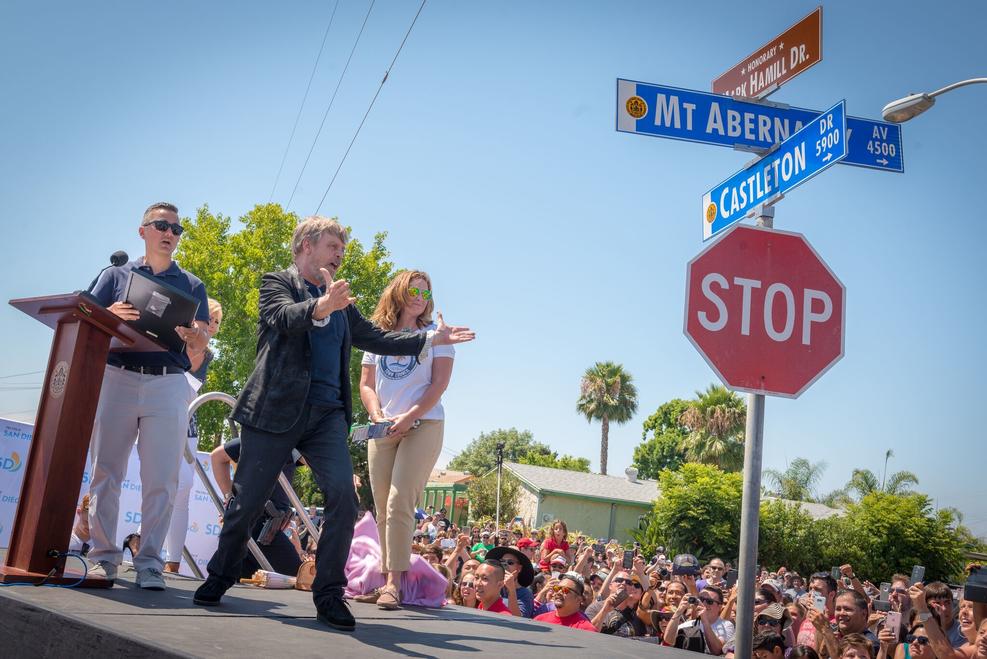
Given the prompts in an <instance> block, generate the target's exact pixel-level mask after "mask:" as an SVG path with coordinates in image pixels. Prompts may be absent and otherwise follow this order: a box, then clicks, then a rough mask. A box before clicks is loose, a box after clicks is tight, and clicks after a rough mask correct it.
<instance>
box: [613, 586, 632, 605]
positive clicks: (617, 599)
mask: <svg viewBox="0 0 987 659" xmlns="http://www.w3.org/2000/svg"><path fill="white" fill-rule="evenodd" d="M628 597H630V593H629V592H627V590H626V589H625V590H618V591H617V594H616V595H614V598H613V599H614V602H613V604H614V606H616V605H618V604H620V603H621V602H623V601H624V600H625V599H627V598H628Z"/></svg>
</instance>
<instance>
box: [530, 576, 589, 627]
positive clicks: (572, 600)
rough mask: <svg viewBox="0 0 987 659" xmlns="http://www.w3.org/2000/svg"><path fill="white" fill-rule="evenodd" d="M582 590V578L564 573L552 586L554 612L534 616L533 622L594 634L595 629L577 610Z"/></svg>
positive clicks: (583, 586) (583, 587)
mask: <svg viewBox="0 0 987 659" xmlns="http://www.w3.org/2000/svg"><path fill="white" fill-rule="evenodd" d="M584 590H585V585H584V582H583V578H582V577H581V576H579V575H578V574H576V573H575V572H566V573H565V574H564V575H563V576H562V579H561V580H560V581H559V583H557V584H555V585H554V586H552V603H553V604H555V610H554V611H549V612H548V613H543V614H541V615H540V616H536V617H535V620H536V621H538V622H547V623H549V624H550V625H562V626H563V627H573V628H575V629H584V630H586V631H588V632H596V627H594V626H593V623H591V622H590V621H589V620H588V619H587V618H586V616H585V615H584V614H583V612H582V611H580V609H579V605H580V603H581V602H582V599H583V591H584Z"/></svg>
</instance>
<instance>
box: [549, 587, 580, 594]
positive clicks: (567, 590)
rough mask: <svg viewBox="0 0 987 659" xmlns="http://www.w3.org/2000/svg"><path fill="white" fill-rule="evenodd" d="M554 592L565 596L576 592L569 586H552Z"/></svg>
mask: <svg viewBox="0 0 987 659" xmlns="http://www.w3.org/2000/svg"><path fill="white" fill-rule="evenodd" d="M552 592H553V593H562V594H563V595H568V594H569V593H574V592H576V591H575V590H573V589H572V588H569V586H559V585H555V586H552Z"/></svg>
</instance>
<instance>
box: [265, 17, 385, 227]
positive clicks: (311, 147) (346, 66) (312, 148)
mask: <svg viewBox="0 0 987 659" xmlns="http://www.w3.org/2000/svg"><path fill="white" fill-rule="evenodd" d="M374 2H376V0H370V6H369V7H368V8H367V15H366V16H364V17H363V25H361V26H360V32H359V33H358V34H357V35H356V41H354V42H353V48H351V49H350V55H349V57H347V58H346V65H345V66H344V67H343V72H342V73H340V74H339V80H337V81H336V88H335V89H334V90H332V96H331V97H330V98H329V105H327V106H326V111H325V112H324V113H323V114H322V122H321V123H319V130H318V131H316V133H315V139H313V140H312V146H310V147H309V149H308V155H306V156H305V162H304V163H302V171H300V172H298V178H297V179H295V187H293V188H292V189H291V196H290V197H288V203H287V204H285V206H284V209H285V210H288V208H290V207H291V202H292V201H293V200H294V199H295V192H296V191H297V190H298V184H299V183H301V182H302V175H303V174H305V168H306V167H308V161H309V159H310V158H311V157H312V152H313V151H315V144H316V142H318V141H319V136H320V135H322V127H323V126H325V125H326V117H328V116H329V110H331V109H332V104H333V102H334V101H335V100H336V93H337V92H339V86H340V85H342V84H343V78H344V77H346V71H347V69H349V68H350V61H351V60H352V59H353V53H355V52H356V47H357V45H359V43H360V37H362V36H363V30H364V28H366V27H367V20H369V19H370V12H371V11H372V10H373V8H374Z"/></svg>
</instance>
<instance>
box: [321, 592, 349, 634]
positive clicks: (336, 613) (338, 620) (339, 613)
mask: <svg viewBox="0 0 987 659" xmlns="http://www.w3.org/2000/svg"><path fill="white" fill-rule="evenodd" d="M316 608H317V610H318V612H319V614H318V616H316V618H317V619H318V620H319V622H322V623H325V624H327V625H329V626H330V627H332V628H333V629H338V630H339V631H341V632H351V631H354V630H355V629H356V619H355V618H354V617H353V614H352V613H350V605H349V604H347V603H346V601H345V600H343V598H342V597H333V598H332V599H330V600H327V601H326V602H324V603H322V604H319V605H318V606H317V607H316Z"/></svg>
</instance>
